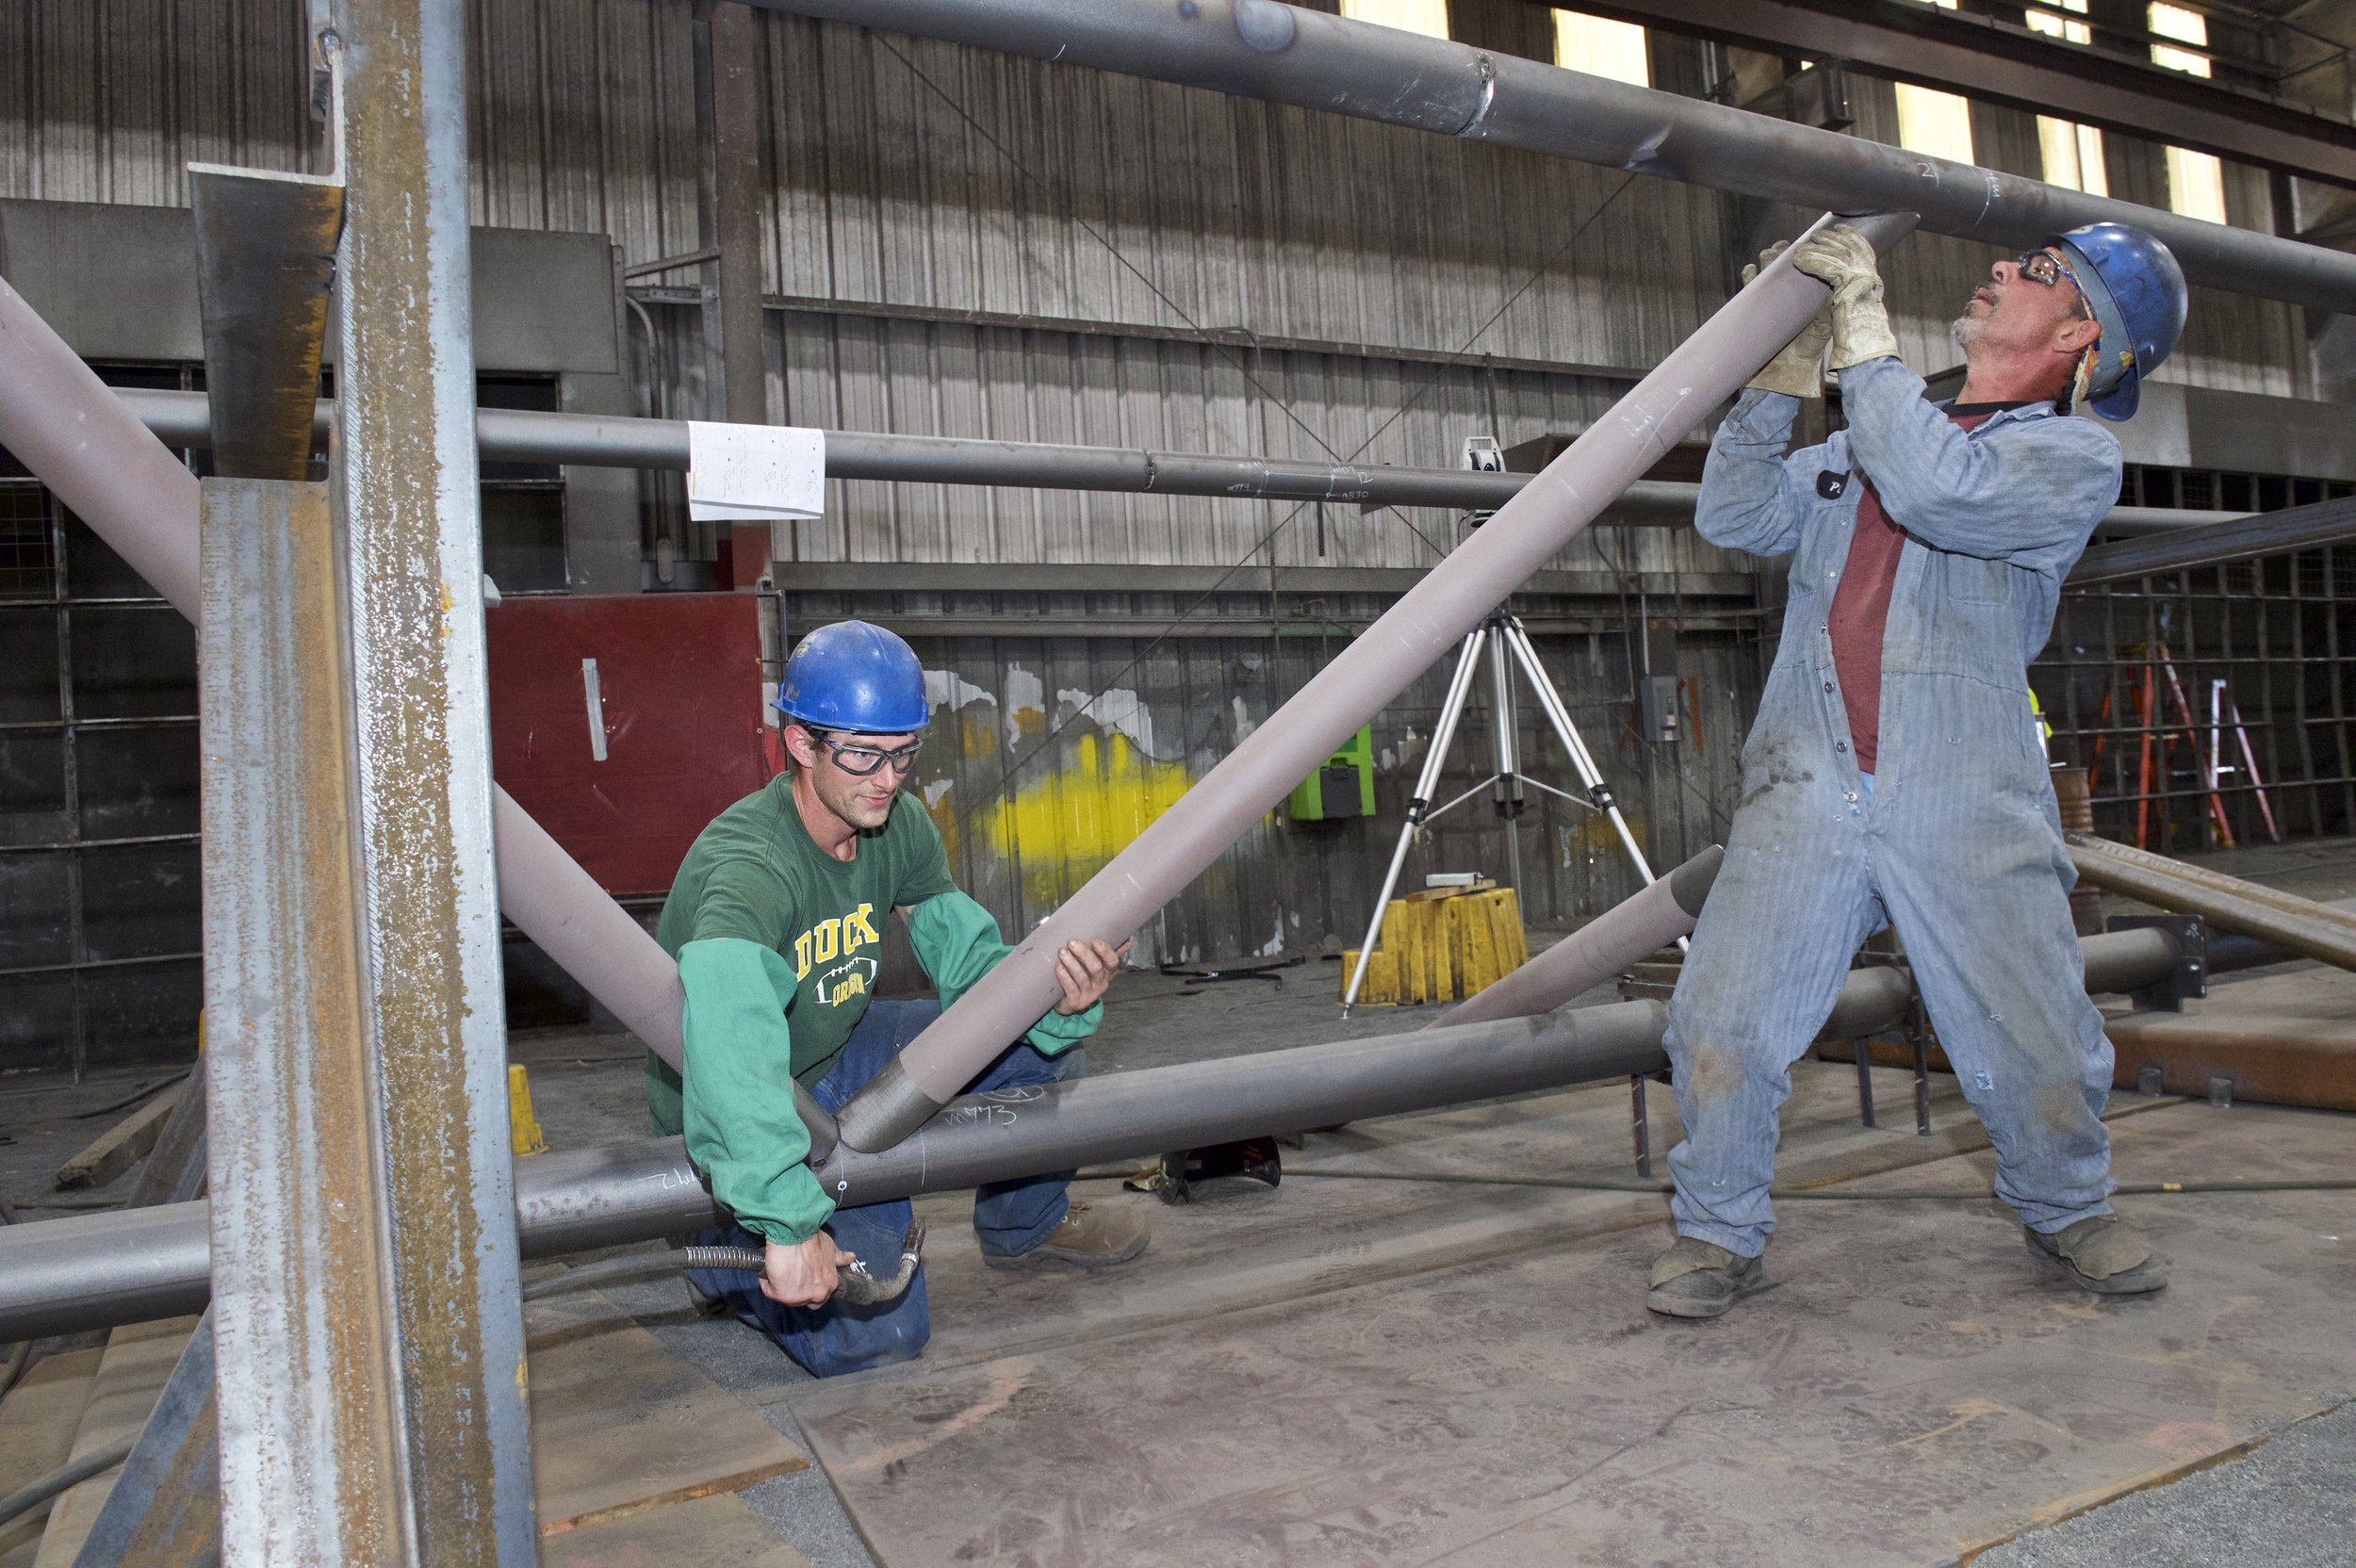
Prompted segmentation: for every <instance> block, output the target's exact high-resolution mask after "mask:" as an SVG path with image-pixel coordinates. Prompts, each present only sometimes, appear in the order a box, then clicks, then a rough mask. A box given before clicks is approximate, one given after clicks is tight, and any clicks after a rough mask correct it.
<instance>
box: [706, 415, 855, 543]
mask: <svg viewBox="0 0 2356 1568" xmlns="http://www.w3.org/2000/svg"><path fill="white" fill-rule="evenodd" d="M687 515H688V516H689V517H691V518H693V519H694V520H695V521H696V522H699V523H702V522H727V521H730V520H741V521H744V522H748V523H767V522H786V521H792V520H795V519H808V518H811V517H821V516H824V515H826V433H825V432H824V431H816V430H801V429H798V428H795V427H794V426H791V425H719V424H706V423H704V422H702V421H701V420H695V419H691V420H689V421H688V424H687Z"/></svg>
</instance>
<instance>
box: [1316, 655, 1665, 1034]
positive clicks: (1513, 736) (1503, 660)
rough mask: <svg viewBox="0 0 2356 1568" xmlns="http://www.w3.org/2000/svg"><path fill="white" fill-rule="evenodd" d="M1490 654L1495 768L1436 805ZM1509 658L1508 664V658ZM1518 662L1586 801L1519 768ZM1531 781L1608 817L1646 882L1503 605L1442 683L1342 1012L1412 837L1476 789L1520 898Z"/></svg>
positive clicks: (1640, 855) (1351, 999) (1598, 777)
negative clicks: (1518, 825)
mask: <svg viewBox="0 0 2356 1568" xmlns="http://www.w3.org/2000/svg"><path fill="white" fill-rule="evenodd" d="M1484 652H1485V653H1486V654H1487V655H1488V665H1489V689H1490V703H1489V712H1490V718H1491V719H1492V721H1493V727H1494V728H1495V729H1496V731H1497V772H1495V773H1493V774H1491V775H1490V776H1488V777H1486V778H1484V779H1482V780H1481V782H1480V783H1478V784H1476V785H1474V786H1473V787H1472V788H1471V789H1469V790H1466V791H1465V792H1464V793H1463V794H1461V795H1458V796H1457V797H1456V798H1455V799H1454V800H1451V801H1449V802H1448V804H1447V805H1445V806H1442V807H1439V808H1437V809H1434V808H1433V806H1432V792H1434V791H1436V790H1437V789H1438V788H1439V787H1440V770H1441V769H1442V768H1444V767H1446V766H1447V765H1448V746H1449V744H1450V743H1452V742H1454V740H1455V739H1456V726H1457V722H1458V721H1459V720H1460V719H1462V718H1463V717H1464V700H1465V698H1466V697H1468V696H1469V695H1471V694H1472V685H1473V678H1474V677H1475V676H1476V675H1477V674H1478V673H1479V671H1480V669H1481V656H1482V654H1483V653H1484ZM1509 659H1510V662H1509ZM1513 664H1519V665H1520V666H1521V671H1522V675H1523V677H1524V678H1526V679H1528V680H1529V682H1530V690H1531V691H1533V692H1535V693H1537V694H1538V706H1539V707H1540V708H1542V709H1544V710H1545V711H1546V718H1547V720H1548V721H1549V722H1550V723H1551V724H1552V725H1553V726H1554V733H1555V736H1556V738H1557V739H1559V740H1560V741H1562V749H1563V750H1564V751H1565V752H1568V753H1569V754H1570V759H1571V766H1572V767H1573V768H1574V769H1576V770H1578V773H1579V782H1580V783H1581V784H1584V785H1585V786H1586V787H1587V793H1586V795H1585V797H1584V798H1582V797H1580V796H1579V795H1575V794H1571V793H1569V792H1566V791H1562V790H1558V789H1556V788H1555V787H1554V786H1553V785H1551V784H1548V783H1546V782H1545V781H1544V780H1542V779H1537V778H1531V777H1530V776H1528V775H1527V774H1524V773H1523V772H1522V771H1521V768H1520V758H1519V745H1518V740H1517V737H1518V733H1519V723H1518V717H1517V715H1516V712H1515V710H1514V706H1513V669H1512V665H1513ZM1525 784H1530V785H1534V786H1536V787H1537V788H1539V789H1541V790H1544V791H1546V793H1548V794H1550V795H1556V796H1559V797H1561V798H1562V799H1563V800H1567V801H1569V802H1571V804H1573V805H1574V806H1584V807H1586V808H1588V809H1590V810H1593V811H1597V812H1600V813H1601V814H1602V815H1604V816H1606V817H1608V818H1610V819H1611V822H1612V828H1613V829H1614V830H1615V831H1616V832H1617V833H1618V834H1619V835H1620V844H1621V846H1622V847H1623V848H1625V849H1626V850H1627V851H1628V859H1629V860H1630V861H1631V862H1632V863H1634V865H1635V867H1636V874H1637V875H1639V876H1641V877H1643V878H1644V881H1645V882H1646V883H1647V884H1649V883H1650V882H1651V881H1652V880H1653V874H1652V867H1651V866H1650V865H1649V864H1647V863H1646V862H1645V859H1644V851H1643V850H1641V849H1639V848H1638V847H1637V846H1636V836H1635V835H1634V834H1632V833H1630V832H1629V831H1628V820H1627V819H1626V818H1624V817H1622V816H1621V815H1620V808H1619V805H1618V804H1617V803H1616V802H1615V801H1613V800H1612V791H1611V790H1610V789H1609V788H1608V787H1606V786H1605V784H1604V781H1603V775H1602V773H1601V772H1600V771H1598V770H1597V768H1596V767H1595V758H1594V757H1592V756H1591V755H1589V753H1588V750H1587V743H1586V742H1584V741H1582V740H1580V739H1579V730H1578V727H1576V726H1574V725H1573V724H1572V723H1571V715H1570V711H1569V710H1568V709H1566V708H1564V707H1563V706H1562V696H1561V695H1560V694H1557V693H1556V691H1555V689H1554V683H1553V682H1552V681H1549V680H1548V679H1547V678H1546V666H1545V665H1543V664H1541V663H1539V662H1538V650H1537V649H1536V648H1535V647H1533V646H1532V645H1530V632H1529V630H1528V629H1526V628H1524V627H1523V625H1522V623H1521V619H1520V617H1518V616H1515V615H1509V614H1507V613H1505V612H1504V611H1502V610H1493V611H1491V612H1490V613H1489V614H1488V617H1487V618H1486V619H1485V620H1483V621H1482V622H1481V624H1480V625H1479V626H1477V627H1475V628H1474V629H1472V630H1471V631H1469V632H1467V633H1465V634H1464V646H1463V648H1462V650H1461V651H1460V652H1459V653H1458V654H1457V656H1456V674H1455V676H1454V677H1453V678H1450V680H1449V681H1448V698H1447V700H1446V701H1444V702H1443V703H1441V705H1440V723H1439V727H1438V728H1436V729H1434V730H1433V731H1432V749H1431V750H1430V751H1428V752H1426V753H1425V754H1424V760H1423V772H1422V773H1421V774H1420V775H1419V776H1417V777H1416V779H1415V795H1414V797H1413V798H1412V799H1410V800H1409V801H1408V803H1407V824H1406V825H1405V826H1403V827H1401V828H1400V829H1399V847H1398V848H1397V849H1395V850H1393V851H1392V852H1391V869H1390V870H1389V871H1388V872H1386V873H1384V874H1383V890H1382V892H1381V893H1379V894H1377V895H1376V897H1375V900H1374V919H1373V921H1372V922H1371V923H1369V924H1368V925H1367V927H1366V940H1365V941H1364V942H1362V943H1360V944H1359V947H1358V963H1357V967H1356V968H1354V969H1352V970H1351V971H1350V989H1349V990H1348V991H1346V992H1344V993H1343V996H1342V1016H1343V1017H1344V1018H1348V1017H1349V1016H1350V1008H1351V1007H1353V1006H1355V1005H1357V1002H1358V988H1360V987H1361V986H1363V985H1365V984H1366V965H1367V964H1368V962H1369V961H1370V960H1371V959H1372V958H1373V956H1374V947H1375V943H1376V942H1377V941H1379V940H1381V939H1382V936H1383V911H1384V910H1385V909H1387V908H1388V907H1390V902H1391V890H1392V889H1394V888H1396V887H1397V886H1398V885H1399V870H1400V868H1401V867H1403V866H1404V865H1406V863H1407V850H1408V847H1409V846H1410V845H1411V844H1413V843H1414V842H1415V834H1416V832H1417V830H1418V829H1420V828H1421V827H1422V826H1423V825H1425V824H1426V823H1429V822H1431V821H1432V820H1433V819H1434V818H1436V817H1441V816H1445V815H1446V814H1447V813H1448V812H1450V811H1452V810H1454V809H1456V808H1457V807H1459V806H1462V805H1463V804H1464V802H1466V801H1467V800H1470V799H1471V798H1472V797H1473V796H1475V795H1477V794H1479V793H1480V792H1481V791H1482V790H1484V789H1485V790H1491V791H1492V797H1493V798H1494V799H1495V800H1496V802H1497V815H1499V816H1501V817H1503V818H1505V819H1506V823H1507V827H1506V834H1505V844H1506V859H1507V864H1508V866H1509V867H1510V868H1511V875H1512V878H1513V890H1514V892H1515V893H1516V894H1517V895H1518V894H1519V893H1520V891H1521V886H1522V849H1521V837H1520V835H1519V834H1518V833H1517V832H1516V831H1515V830H1514V829H1513V820H1514V819H1515V818H1517V817H1519V816H1520V815H1521V814H1522V801H1523V797H1522V786H1523V785H1525Z"/></svg>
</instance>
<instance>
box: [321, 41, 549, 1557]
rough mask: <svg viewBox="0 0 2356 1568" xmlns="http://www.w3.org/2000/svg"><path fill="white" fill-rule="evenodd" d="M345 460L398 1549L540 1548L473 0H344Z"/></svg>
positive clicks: (367, 1023)
mask: <svg viewBox="0 0 2356 1568" xmlns="http://www.w3.org/2000/svg"><path fill="white" fill-rule="evenodd" d="M335 21H336V26H337V30H338V31H339V32H340V33H341V35H342V39H343V45H344V57H345V61H346V76H345V90H344V153H343V158H342V167H343V170H344V175H345V188H346V191H347V192H348V196H347V203H348V207H347V217H346V221H345V227H344V237H343V248H342V251H341V253H340V257H341V265H340V267H339V269H338V278H339V282H340V285H341V287H342V290H343V300H342V304H343V317H342V326H341V340H340V349H341V353H340V355H339V356H338V360H337V368H338V373H339V375H340V378H341V383H342V384H341V386H340V387H339V389H338V403H337V427H336V432H335V465H334V476H335V487H336V496H335V499H336V503H337V510H338V515H339V516H338V521H339V524H340V533H341V540H340V543H341V545H342V547H343V552H344V581H345V587H346V593H347V595H348V599H347V603H348V607H349V615H348V621H347V625H348V633H347V635H348V638H349V647H350V661H351V675H352V682H353V688H354V701H353V707H354V744H353V753H352V760H353V781H352V782H353V789H352V792H353V796H354V799H355V800H356V803H357V807H358V827H359V838H360V867H361V873H360V887H359V895H360V907H361V941H362V948H361V951H362V956H363V960H364V966H365V967H364V972H365V973H366V975H367V977H368V984H367V986H366V988H365V989H364V990H363V992H362V997H361V1003H362V1022H363V1026H364V1028H365V1030H366V1032H367V1037H368V1046H369V1052H370V1059H371V1068H372V1078H371V1082H370V1085H369V1088H370V1090H371V1092H372V1094H373V1096H374V1107H373V1109H374V1116H375V1119H376V1126H377V1135H378V1138H379V1140H380V1142H379V1149H380V1156H379V1161H378V1171H377V1178H378V1181H379V1182H380V1183H381V1184H382V1189H383V1199H384V1212H385V1215H386V1217H387V1219H388V1221H389V1233H388V1235H387V1236H386V1238H385V1247H386V1254H387V1260H388V1269H387V1280H386V1289H387V1292H388V1295H389V1299H390V1312H391V1315H392V1317H393V1320H394V1326H395V1330H396V1331H397V1333H398V1335H399V1348H398V1350H399V1356H400V1364H399V1366H398V1368H397V1375H398V1377H399V1379H400V1385H401V1386H400V1396H399V1397H400V1401H401V1403H400V1407H399V1415H400V1428H399V1434H398V1435H399V1440H400V1442H401V1446H402V1461H403V1463H404V1468H405V1471H406V1478H407V1483H408V1487H409V1495H408V1498H407V1510H406V1515H407V1516H406V1517H405V1518H404V1519H403V1520H402V1524H403V1526H404V1528H405V1531H406V1533H407V1536H408V1542H409V1546H410V1550H411V1551H412V1552H414V1554H415V1556H416V1559H417V1560H420V1561H425V1562H432V1563H435V1564H442V1563H450V1564H460V1563H470V1564H487V1563H491V1562H499V1563H509V1564H513V1563H529V1562H532V1561H533V1560H535V1553H534V1541H535V1537H534V1533H533V1522H532V1461H531V1454H530V1451H529V1447H528V1428H527V1413H526V1409H525V1401H524V1387H525V1383H524V1352H523V1318H522V1309H521V1304H520V1302H519V1300H518V1297H517V1288H516V1278H515V1276H516V1270H517V1267H518V1264H517V1257H516V1250H515V1192H514V1176H513V1168H512V1161H511V1157H510V1154H509V1152H508V1113H507V1067H506V1041H505V1037H504V1029H503V1024H502V1018H503V1003H502V997H501V989H500V977H499V900H498V884H497V878H496V875H495V874H494V859H493V850H492V827H491V765H490V721H489V697H488V689H487V686H486V682H485V678H484V655H483V593H482V582H483V538H482V516H481V498H480V490H479V480H478V477H477V469H476V463H475V440H474V401H475V394H474V352H473V337H472V325H471V321H470V319H469V314H468V297H467V233H466V73H465V54H464V45H465V39H466V16H465V8H464V5H463V4H462V0H337V4H336V6H335Z"/></svg>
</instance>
